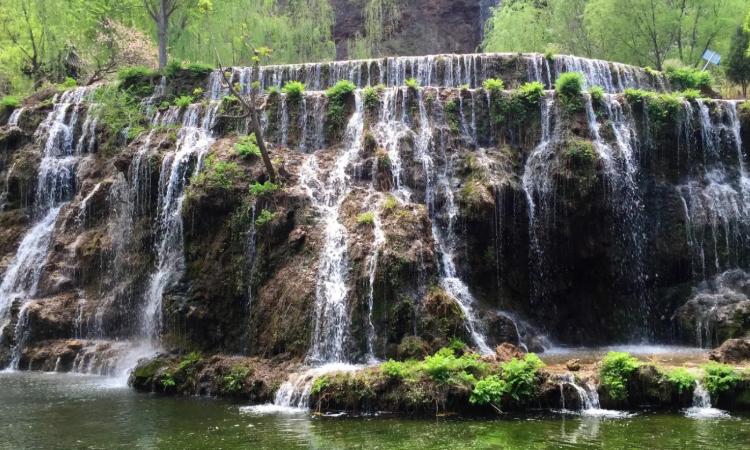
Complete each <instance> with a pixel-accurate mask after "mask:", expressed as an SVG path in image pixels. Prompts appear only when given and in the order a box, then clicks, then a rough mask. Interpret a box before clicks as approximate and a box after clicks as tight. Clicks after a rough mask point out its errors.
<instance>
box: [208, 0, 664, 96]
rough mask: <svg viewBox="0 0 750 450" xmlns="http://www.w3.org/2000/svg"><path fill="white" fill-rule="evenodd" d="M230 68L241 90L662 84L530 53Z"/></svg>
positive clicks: (635, 73) (641, 74)
mask: <svg viewBox="0 0 750 450" xmlns="http://www.w3.org/2000/svg"><path fill="white" fill-rule="evenodd" d="M485 1H486V0H485ZM518 64H521V65H523V66H525V67H527V77H526V78H524V79H518V80H510V79H508V78H509V77H511V76H512V77H517V75H516V74H511V73H509V72H508V71H507V69H506V68H507V67H508V65H512V66H515V65H518ZM231 71H232V75H231V77H230V80H231V82H232V83H237V84H239V86H240V92H241V93H242V94H243V95H244V94H247V93H248V92H249V91H250V87H251V84H252V80H255V79H258V80H259V81H260V87H261V90H265V89H268V88H270V87H278V88H280V87H282V86H283V85H284V84H285V83H286V82H288V81H300V82H302V83H304V84H305V86H306V87H307V89H308V90H312V91H322V90H325V89H327V88H328V87H330V86H333V85H334V84H336V82H338V81H341V80H348V81H351V82H352V83H355V85H356V86H357V87H358V88H363V87H365V86H374V85H376V84H383V85H385V86H388V87H398V86H403V85H404V84H405V82H406V80H407V79H409V78H414V79H415V80H417V82H418V83H419V85H420V86H423V87H429V86H431V87H460V86H463V85H468V86H469V87H470V88H479V87H481V86H482V83H483V82H484V81H485V80H487V79H489V78H501V79H506V81H507V82H511V81H514V82H526V81H540V82H542V83H543V84H544V85H545V87H547V88H552V85H553V84H554V81H555V78H556V77H557V76H558V75H559V74H560V73H562V72H569V71H576V72H581V73H582V74H583V75H584V77H585V84H586V86H587V87H589V86H594V85H598V86H601V87H603V88H604V89H605V90H606V91H607V92H610V93H615V92H622V91H624V90H625V89H626V88H641V89H649V90H660V91H663V90H665V81H664V77H663V76H661V75H655V76H651V75H648V74H647V73H646V72H645V70H644V69H641V68H638V67H633V66H628V65H625V64H619V63H609V62H607V61H602V60H596V59H587V58H579V57H575V56H567V55H559V56H555V57H554V58H553V59H552V62H551V63H550V62H549V61H548V60H547V58H545V57H544V55H540V54H536V53H522V54H519V53H482V54H478V53H477V54H464V55H455V54H441V55H426V56H398V57H391V58H378V59H364V60H350V61H332V62H321V63H306V64H288V65H269V66H261V67H260V68H259V72H257V73H256V69H255V68H254V67H234V68H231ZM256 77H257V78H256ZM208 92H209V94H210V97H211V99H213V100H218V99H220V98H221V97H222V96H223V95H226V94H227V93H228V89H227V88H225V87H224V86H223V83H222V75H221V73H220V72H219V71H215V72H213V74H212V75H211V80H210V83H209V89H208Z"/></svg>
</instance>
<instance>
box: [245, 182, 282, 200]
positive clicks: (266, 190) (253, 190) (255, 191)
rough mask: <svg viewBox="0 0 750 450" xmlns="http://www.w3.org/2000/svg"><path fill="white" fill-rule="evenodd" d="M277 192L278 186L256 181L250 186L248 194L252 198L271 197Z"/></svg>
mask: <svg viewBox="0 0 750 450" xmlns="http://www.w3.org/2000/svg"><path fill="white" fill-rule="evenodd" d="M278 190H279V185H278V184H275V183H271V182H270V181H265V182H263V183H258V182H257V181H256V182H254V183H253V184H251V185H250V194H251V195H252V196H254V197H265V196H267V195H271V194H273V193H274V192H276V191H278Z"/></svg>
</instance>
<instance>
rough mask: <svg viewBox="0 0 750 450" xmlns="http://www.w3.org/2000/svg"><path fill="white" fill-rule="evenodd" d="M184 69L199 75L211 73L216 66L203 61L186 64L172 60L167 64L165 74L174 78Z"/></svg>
mask: <svg viewBox="0 0 750 450" xmlns="http://www.w3.org/2000/svg"><path fill="white" fill-rule="evenodd" d="M183 70H184V71H188V72H192V73H193V74H195V75H197V76H204V75H208V74H209V73H211V72H212V71H213V70H214V68H213V66H211V65H208V64H202V63H188V64H184V63H181V62H179V61H170V62H169V63H168V64H167V67H165V68H164V75H166V76H167V77H168V78H173V77H174V76H175V75H177V73H178V72H180V71H183Z"/></svg>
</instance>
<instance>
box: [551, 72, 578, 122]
mask: <svg viewBox="0 0 750 450" xmlns="http://www.w3.org/2000/svg"><path fill="white" fill-rule="evenodd" d="M583 83H584V78H583V75H582V74H580V73H578V72H565V73H563V74H561V75H560V76H559V77H558V78H557V81H555V91H556V92H557V95H558V96H559V97H560V101H561V102H562V104H563V106H564V107H565V109H566V110H567V111H569V112H576V111H580V110H581V109H582V108H583V104H582V103H581V91H582V90H583Z"/></svg>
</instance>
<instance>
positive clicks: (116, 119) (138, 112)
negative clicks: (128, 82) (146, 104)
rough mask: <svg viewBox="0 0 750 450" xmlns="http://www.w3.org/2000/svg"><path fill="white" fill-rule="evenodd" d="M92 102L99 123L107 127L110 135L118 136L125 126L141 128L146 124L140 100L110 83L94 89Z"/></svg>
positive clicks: (134, 128)
mask: <svg viewBox="0 0 750 450" xmlns="http://www.w3.org/2000/svg"><path fill="white" fill-rule="evenodd" d="M94 102H95V103H96V105H97V106H96V108H97V109H96V111H97V116H98V117H99V123H101V124H102V125H104V126H105V127H106V128H107V129H108V131H109V134H110V135H111V136H119V135H120V134H121V133H122V132H123V130H125V129H126V128H128V129H130V130H143V129H145V128H144V127H145V126H146V125H148V122H147V121H146V116H145V114H144V111H143V109H142V108H141V100H140V99H139V98H138V97H136V96H135V95H133V94H131V93H130V92H128V91H122V90H120V89H118V88H117V87H115V86H113V85H111V84H108V85H103V86H101V87H99V88H98V89H97V90H96V91H94ZM129 134H130V133H129ZM131 136H132V134H131Z"/></svg>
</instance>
